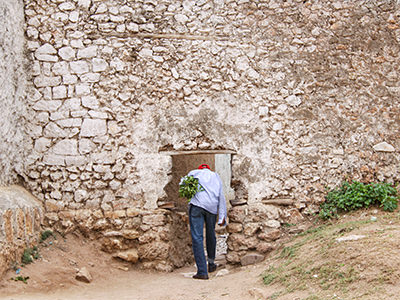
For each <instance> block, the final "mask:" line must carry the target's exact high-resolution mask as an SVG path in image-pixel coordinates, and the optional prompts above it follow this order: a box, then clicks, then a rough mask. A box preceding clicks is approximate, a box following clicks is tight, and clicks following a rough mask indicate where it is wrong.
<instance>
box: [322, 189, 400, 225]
mask: <svg viewBox="0 0 400 300" xmlns="http://www.w3.org/2000/svg"><path fill="white" fill-rule="evenodd" d="M398 198H399V196H398V192H397V190H396V188H395V187H393V186H392V185H390V184H388V183H371V184H364V183H361V182H358V181H353V182H352V183H349V182H344V183H343V184H342V186H341V187H339V188H337V189H333V190H331V191H329V192H328V194H327V196H326V198H325V202H324V203H322V204H321V206H320V211H319V216H320V217H321V218H322V219H330V218H333V217H336V216H337V214H338V213H339V212H346V211H350V210H356V209H360V208H363V207H369V206H371V205H378V206H380V207H382V208H383V210H385V211H394V210H395V209H396V208H397V205H398Z"/></svg>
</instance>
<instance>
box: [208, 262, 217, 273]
mask: <svg viewBox="0 0 400 300" xmlns="http://www.w3.org/2000/svg"><path fill="white" fill-rule="evenodd" d="M215 270H217V265H216V264H212V265H210V264H209V265H208V273H212V272H215Z"/></svg>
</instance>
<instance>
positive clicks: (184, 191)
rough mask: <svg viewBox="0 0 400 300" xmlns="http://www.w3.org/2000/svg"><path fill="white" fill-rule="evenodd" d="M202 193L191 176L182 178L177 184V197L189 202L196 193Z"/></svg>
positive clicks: (196, 181)
mask: <svg viewBox="0 0 400 300" xmlns="http://www.w3.org/2000/svg"><path fill="white" fill-rule="evenodd" d="M201 191H204V188H203V187H202V186H201V184H200V183H199V180H198V179H197V178H194V177H193V176H184V177H182V179H181V183H180V184H179V197H183V198H186V199H187V200H188V201H190V200H191V199H192V198H193V197H194V195H196V193H197V192H201Z"/></svg>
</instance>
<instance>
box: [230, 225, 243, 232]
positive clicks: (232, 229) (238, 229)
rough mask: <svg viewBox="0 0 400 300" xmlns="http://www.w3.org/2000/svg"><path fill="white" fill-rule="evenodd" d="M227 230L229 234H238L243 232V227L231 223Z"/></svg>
mask: <svg viewBox="0 0 400 300" xmlns="http://www.w3.org/2000/svg"><path fill="white" fill-rule="evenodd" d="M226 229H227V231H228V232H229V233H238V232H241V231H242V230H243V225H242V224H240V223H229V224H228V226H227V228H226Z"/></svg>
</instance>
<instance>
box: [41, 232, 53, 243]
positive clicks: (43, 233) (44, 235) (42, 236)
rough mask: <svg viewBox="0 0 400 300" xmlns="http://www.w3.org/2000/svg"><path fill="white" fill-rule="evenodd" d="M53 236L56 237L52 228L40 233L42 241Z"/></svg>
mask: <svg viewBox="0 0 400 300" xmlns="http://www.w3.org/2000/svg"><path fill="white" fill-rule="evenodd" d="M51 236H52V237H53V238H56V236H55V234H54V232H53V231H51V230H45V231H43V232H42V233H41V234H40V242H44V241H45V240H47V239H48V238H49V237H51Z"/></svg>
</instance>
